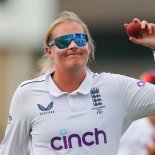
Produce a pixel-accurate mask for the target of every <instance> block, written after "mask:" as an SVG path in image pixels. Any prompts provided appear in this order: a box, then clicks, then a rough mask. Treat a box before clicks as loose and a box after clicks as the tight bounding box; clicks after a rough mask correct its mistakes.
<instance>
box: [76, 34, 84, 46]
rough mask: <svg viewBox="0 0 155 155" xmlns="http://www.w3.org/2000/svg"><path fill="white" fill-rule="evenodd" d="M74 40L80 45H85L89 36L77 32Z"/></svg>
mask: <svg viewBox="0 0 155 155" xmlns="http://www.w3.org/2000/svg"><path fill="white" fill-rule="evenodd" d="M74 41H75V43H76V45H78V46H85V45H86V44H87V36H86V35H85V34H76V35H75V38H74Z"/></svg>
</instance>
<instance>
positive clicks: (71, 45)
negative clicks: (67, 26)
mask: <svg viewBox="0 0 155 155" xmlns="http://www.w3.org/2000/svg"><path fill="white" fill-rule="evenodd" d="M77 48H78V46H77V45H76V43H75V41H74V40H71V42H70V44H69V46H68V49H70V50H71V49H77Z"/></svg>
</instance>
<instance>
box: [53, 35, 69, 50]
mask: <svg viewBox="0 0 155 155" xmlns="http://www.w3.org/2000/svg"><path fill="white" fill-rule="evenodd" d="M55 44H56V46H57V47H58V48H59V49H64V48H67V47H68V46H69V44H70V40H68V39H67V38H65V37H59V38H57V39H55Z"/></svg>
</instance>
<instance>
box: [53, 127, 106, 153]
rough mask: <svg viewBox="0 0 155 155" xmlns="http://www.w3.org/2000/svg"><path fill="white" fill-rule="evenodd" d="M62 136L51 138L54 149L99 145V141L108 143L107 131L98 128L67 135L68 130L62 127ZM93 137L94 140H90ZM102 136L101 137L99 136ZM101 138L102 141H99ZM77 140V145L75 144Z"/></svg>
mask: <svg viewBox="0 0 155 155" xmlns="http://www.w3.org/2000/svg"><path fill="white" fill-rule="evenodd" d="M60 133H61V135H63V136H62V137H53V138H52V139H51V147H52V149H54V150H57V151H59V150H62V149H69V148H73V144H74V147H82V146H83V145H86V146H91V145H99V143H101V142H102V143H103V144H106V143H107V136H106V133H105V131H103V130H98V129H97V128H95V129H94V132H90V131H88V132H85V133H84V134H83V135H82V136H81V135H79V134H71V135H69V136H67V135H66V134H67V130H66V129H62V130H61V131H60ZM90 137H92V138H91V139H92V140H88V139H89V138H90ZM99 137H100V138H99ZM99 139H100V141H101V142H100V141H99ZM75 141H76V146H75Z"/></svg>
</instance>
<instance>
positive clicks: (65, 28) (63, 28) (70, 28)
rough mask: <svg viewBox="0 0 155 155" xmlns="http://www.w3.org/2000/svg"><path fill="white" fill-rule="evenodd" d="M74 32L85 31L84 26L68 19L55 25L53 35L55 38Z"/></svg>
mask: <svg viewBox="0 0 155 155" xmlns="http://www.w3.org/2000/svg"><path fill="white" fill-rule="evenodd" d="M72 33H84V30H83V27H82V26H81V25H80V24H79V23H77V22H73V21H66V22H63V23H61V24H59V25H57V26H56V27H55V29H54V30H53V32H52V36H53V38H56V37H59V36H61V35H65V34H72Z"/></svg>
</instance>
